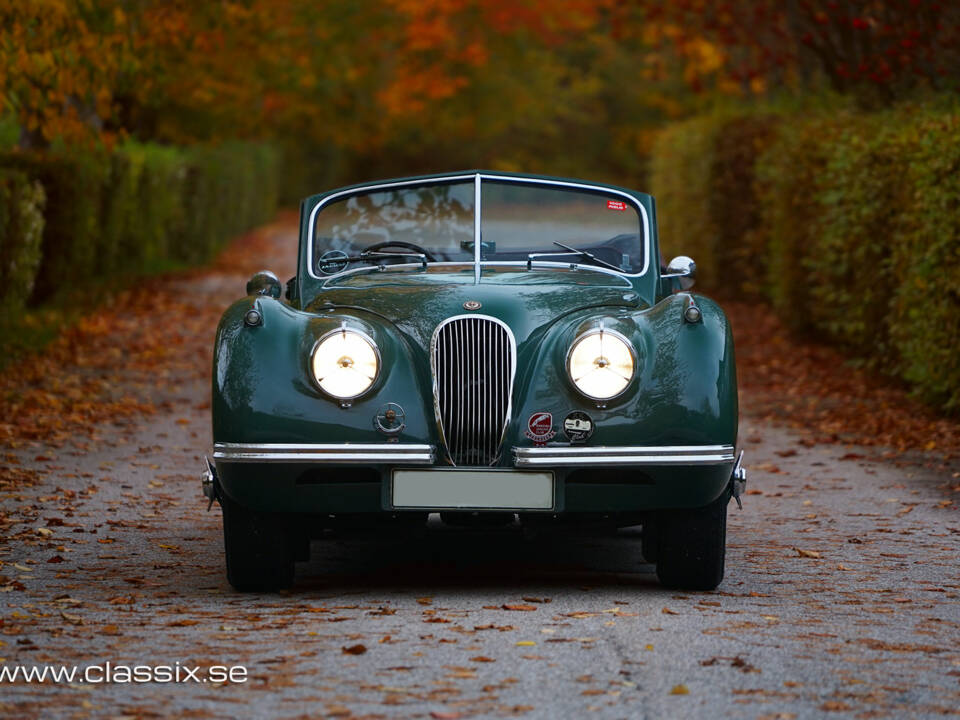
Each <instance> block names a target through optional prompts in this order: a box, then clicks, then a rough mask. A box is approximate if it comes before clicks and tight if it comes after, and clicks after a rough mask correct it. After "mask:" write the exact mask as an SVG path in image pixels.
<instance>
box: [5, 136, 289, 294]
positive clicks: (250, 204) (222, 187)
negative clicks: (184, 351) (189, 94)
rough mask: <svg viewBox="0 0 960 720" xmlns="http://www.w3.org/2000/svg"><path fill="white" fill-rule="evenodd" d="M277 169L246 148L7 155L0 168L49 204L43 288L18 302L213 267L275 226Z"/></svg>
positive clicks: (271, 155)
mask: <svg viewBox="0 0 960 720" xmlns="http://www.w3.org/2000/svg"><path fill="white" fill-rule="evenodd" d="M278 165H279V162H278V155H277V153H276V151H275V150H274V149H273V148H272V147H270V146H267V145H261V144H255V143H240V142H235V143H226V144H223V145H219V146H216V147H192V148H171V147H161V146H156V145H141V144H136V143H128V144H125V145H123V146H121V147H119V148H117V149H116V150H115V151H113V152H103V151H101V152H97V151H66V150H51V151H47V152H44V153H20V152H8V153H5V154H3V155H0V168H8V169H12V170H14V171H15V172H16V173H18V174H19V175H22V176H25V177H27V178H30V179H31V180H33V181H36V182H38V183H39V184H40V185H41V186H42V189H43V191H44V192H45V195H46V198H47V203H46V209H45V211H44V220H45V224H44V227H43V240H42V245H41V248H40V258H39V265H38V267H37V269H36V281H35V283H31V284H32V286H33V290H32V294H30V295H29V297H27V296H26V295H25V293H30V289H29V288H26V289H23V290H20V291H18V292H20V298H19V302H21V303H22V302H24V301H25V300H27V299H29V300H30V301H32V302H42V301H44V300H46V299H48V298H50V297H51V296H53V295H55V294H56V293H57V292H58V291H59V290H61V289H63V288H64V287H71V288H73V287H76V286H77V285H80V284H83V283H84V282H85V281H88V280H95V279H103V278H106V279H109V278H112V277H116V276H118V275H121V274H136V273H141V272H146V271H150V270H156V269H162V268H164V267H170V266H174V265H182V264H193V263H199V262H203V261H205V260H207V259H208V258H210V257H211V256H212V255H213V253H215V252H216V251H217V250H218V249H219V248H220V247H221V246H222V244H223V243H224V242H225V241H226V240H227V239H229V238H230V237H232V236H234V235H236V234H238V233H240V232H243V231H245V230H247V229H249V228H251V227H253V226H254V225H257V224H259V223H263V222H265V221H267V220H269V219H270V217H272V215H273V213H274V211H275V209H276V204H277V188H278V182H279V168H278ZM2 201H3V200H0V202H2ZM4 252H6V251H4Z"/></svg>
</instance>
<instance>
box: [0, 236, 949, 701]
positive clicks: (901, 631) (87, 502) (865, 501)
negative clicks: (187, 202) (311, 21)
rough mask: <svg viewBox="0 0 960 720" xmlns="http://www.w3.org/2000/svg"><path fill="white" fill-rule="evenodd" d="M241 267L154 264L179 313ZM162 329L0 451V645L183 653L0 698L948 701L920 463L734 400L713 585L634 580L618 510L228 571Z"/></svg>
mask: <svg viewBox="0 0 960 720" xmlns="http://www.w3.org/2000/svg"><path fill="white" fill-rule="evenodd" d="M268 245H269V248H268V249H269V251H270V252H269V254H271V255H272V257H273V260H270V259H267V260H266V261H265V262H264V263H263V264H264V265H266V266H268V267H269V266H271V265H272V266H273V268H274V269H277V270H278V271H279V270H287V271H289V270H290V264H291V263H292V262H293V253H294V251H293V247H294V245H295V238H294V237H293V234H292V230H290V229H289V227H288V226H286V225H285V226H282V227H280V228H278V229H275V230H274V231H273V233H272V234H271V236H270V243H269V244H268ZM283 277H286V275H283ZM244 281H245V277H242V276H240V275H237V274H234V273H231V272H229V271H227V270H224V269H223V268H222V267H221V268H220V269H219V270H215V271H212V272H209V273H207V274H202V275H197V274H195V275H191V276H189V277H183V278H179V279H175V280H171V281H169V282H170V287H171V288H172V291H173V292H175V293H176V294H177V295H178V297H181V298H182V302H183V311H184V312H189V309H190V308H191V307H196V308H204V307H206V308H210V307H212V308H214V311H213V312H212V314H211V313H210V312H209V311H208V312H207V315H206V316H205V317H216V315H217V313H218V312H219V310H220V309H222V308H223V307H225V306H226V304H227V303H228V302H230V301H231V300H233V299H235V298H237V297H239V296H240V295H241V294H242V289H243V283H244ZM198 312H199V311H198ZM165 321H166V322H176V318H166V319H165ZM144 331H145V330H144V328H143V327H136V328H128V329H127V330H123V331H119V332H118V334H117V336H116V337H115V338H112V339H111V342H112V343H113V344H115V345H116V346H117V347H119V348H120V352H121V354H123V348H124V346H125V343H126V342H127V341H128V338H127V337H126V336H125V335H124V333H128V334H135V333H137V332H141V333H142V332H144ZM182 332H183V334H184V341H183V343H182V352H180V351H178V350H177V349H176V348H174V350H172V351H171V354H170V356H169V358H168V359H166V360H164V361H163V363H161V366H160V367H161V368H162V371H161V372H159V373H158V374H157V377H156V379H155V382H152V383H151V382H147V384H150V385H151V387H150V388H149V392H150V393H151V396H152V400H153V402H154V404H155V407H156V408H158V409H157V411H156V412H154V413H153V414H152V415H147V416H138V415H136V414H131V415H127V416H125V417H123V418H118V419H114V420H112V421H104V422H103V423H102V424H101V425H99V426H96V427H93V428H90V433H89V435H88V436H87V437H85V438H83V439H82V440H80V439H78V440H77V441H76V442H66V443H64V442H62V441H58V442H56V443H50V444H48V443H46V442H45V441H44V439H42V438H40V439H37V440H34V441H32V442H29V443H18V444H17V446H16V447H12V448H5V449H4V450H3V455H2V458H5V459H4V460H3V461H4V462H5V463H6V464H7V466H8V468H12V467H15V468H17V469H22V470H24V471H29V470H35V471H36V474H35V478H36V481H35V482H34V484H32V485H30V484H26V485H24V486H22V487H16V486H13V485H8V486H6V487H5V488H4V490H3V493H2V495H0V512H2V515H0V518H2V520H3V538H2V543H0V562H2V566H0V591H2V592H0V657H2V658H3V662H2V663H0V669H2V668H5V669H6V672H7V673H10V672H12V671H13V670H14V669H15V668H32V667H42V666H45V665H50V666H60V665H66V666H67V667H68V668H69V667H71V666H74V665H76V666H78V667H80V668H84V667H87V666H94V665H95V666H98V667H99V668H101V670H98V671H97V672H95V673H93V675H92V676H91V677H90V678H88V679H92V680H97V679H98V678H101V677H103V676H104V674H105V669H106V663H108V662H109V663H110V664H111V666H112V667H113V668H115V669H116V668H117V667H119V666H123V667H132V666H136V665H145V666H150V667H154V668H155V667H156V666H161V665H167V666H171V667H173V668H174V669H176V667H177V665H178V664H179V666H180V668H181V669H183V668H187V669H189V671H187V670H184V671H183V672H182V673H181V674H185V675H187V677H186V678H185V681H184V682H180V683H173V682H149V683H127V682H111V683H106V682H90V681H82V678H81V677H80V676H77V677H75V678H74V681H73V682H72V683H71V682H59V683H55V682H51V681H49V679H48V681H47V682H45V683H37V682H33V683H27V682H25V681H24V680H23V678H22V677H20V676H18V679H17V680H16V681H14V682H10V681H9V679H6V680H5V679H4V678H2V677H0V715H3V716H4V717H71V718H74V717H75V718H83V717H98V718H99V717H170V716H180V717H197V718H203V717H227V718H234V717H283V718H296V717H338V718H351V717H367V718H374V717H377V718H458V717H461V718H468V717H512V716H516V717H525V718H583V717H598V718H601V717H602V718H680V717H693V718H696V717H704V718H708V717H709V718H719V717H747V718H783V719H787V718H809V717H838V718H845V717H850V718H874V717H889V718H902V717H941V716H956V715H960V560H958V558H960V521H958V515H957V510H956V505H955V504H954V503H953V502H952V500H953V499H955V496H953V497H951V496H950V485H951V483H953V484H955V483H956V480H953V479H951V478H950V477H945V476H944V474H943V472H942V471H940V472H938V471H934V470H927V469H923V465H922V463H917V464H915V465H903V466H897V465H894V464H891V463H889V462H886V461H884V460H883V459H882V458H881V457H880V455H881V451H882V449H862V448H851V447H849V446H842V445H836V444H826V445H822V444H816V443H815V442H813V441H811V439H810V438H809V437H806V436H804V435H802V434H798V433H797V432H796V431H792V430H786V429H784V428H781V427H773V426H766V425H763V424H762V423H761V422H760V421H758V420H756V419H752V418H751V416H750V415H749V409H747V411H748V412H747V413H746V415H745V417H744V418H743V420H742V424H741V445H742V446H743V448H744V449H745V450H746V452H747V465H748V468H749V471H750V477H749V483H748V489H749V494H748V495H747V496H746V497H745V498H744V509H743V511H742V512H741V511H737V509H736V507H735V505H731V507H730V515H729V530H728V543H729V545H728V552H727V575H726V579H725V580H724V582H723V584H722V585H721V586H720V588H719V589H718V590H717V591H715V592H710V593H677V592H672V591H667V590H664V589H661V588H660V587H659V586H658V584H657V581H656V577H655V576H654V574H653V568H652V567H651V566H650V565H647V564H644V561H643V559H642V557H641V555H640V543H639V535H638V533H636V532H634V531H630V530H625V531H621V532H620V533H619V534H617V535H616V536H608V537H581V536H562V535H550V536H539V537H525V536H524V535H523V534H522V533H521V532H519V531H518V530H516V529H512V528H506V529H502V530H498V531H486V532H476V531H463V530H459V531H458V530H453V529H447V528H445V527H443V526H441V525H439V524H437V523H433V524H432V525H431V526H430V527H429V528H428V530H427V532H426V533H425V534H423V535H419V536H407V535H397V536H390V537H331V538H329V539H324V540H321V541H315V542H314V544H313V547H312V557H311V560H310V562H309V563H304V564H299V565H298V566H297V582H296V586H295V587H294V588H293V589H292V590H291V591H289V592H284V593H272V594H259V595H258V594H250V595H241V594H237V593H235V592H233V591H232V590H231V588H230V587H229V585H228V584H227V582H226V579H225V575H224V567H223V550H222V538H221V517H220V511H219V508H218V506H216V505H215V506H214V507H213V509H212V510H211V511H210V512H207V510H206V502H205V501H204V499H203V498H202V497H201V495H200V483H199V474H200V471H201V469H202V458H203V455H204V454H205V453H208V452H209V449H210V445H211V440H210V431H209V407H208V400H209V385H208V375H209V366H208V365H207V364H206V363H208V362H209V346H210V345H211V344H212V334H213V327H212V325H210V324H209V323H207V324H203V323H188V322H184V323H183V330H182ZM198 334H199V336H198ZM187 336H190V337H187ZM194 336H198V337H194ZM191 338H192V339H191ZM174 345H176V343H174ZM201 346H202V347H205V348H206V350H205V351H201V350H198V349H197V348H198V347H201ZM204 352H206V353H207V354H206V355H204ZM130 382H131V383H139V386H140V387H139V389H140V390H143V387H142V386H143V384H144V380H143V377H142V376H138V377H137V378H134V379H131V380H130ZM2 458H0V459H2ZM213 666H225V667H228V668H233V672H234V675H233V680H234V681H233V682H230V681H229V679H228V681H227V682H221V681H220V680H221V679H222V678H220V677H218V676H215V677H211V676H210V673H211V670H210V668H211V667H213ZM194 669H196V670H195V672H196V679H194V677H193V676H192V675H191V673H192V672H193V671H194ZM18 672H19V671H18ZM125 677H126V676H125V675H124V674H123V671H120V675H119V678H120V680H123V679H125ZM114 679H115V680H116V679H117V678H116V677H115V678H114Z"/></svg>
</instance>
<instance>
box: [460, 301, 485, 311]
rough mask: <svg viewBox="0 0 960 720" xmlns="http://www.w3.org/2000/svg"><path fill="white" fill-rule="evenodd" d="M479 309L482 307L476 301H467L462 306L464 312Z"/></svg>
mask: <svg viewBox="0 0 960 720" xmlns="http://www.w3.org/2000/svg"><path fill="white" fill-rule="evenodd" d="M481 307H483V306H482V305H481V304H480V303H479V302H478V301H476V300H467V301H466V302H465V303H464V304H463V309H464V310H479V309H480V308H481Z"/></svg>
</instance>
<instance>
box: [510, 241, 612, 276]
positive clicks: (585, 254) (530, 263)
mask: <svg viewBox="0 0 960 720" xmlns="http://www.w3.org/2000/svg"><path fill="white" fill-rule="evenodd" d="M553 244H554V245H556V246H557V247H562V248H563V249H564V250H566V251H567V252H542V253H529V254H528V255H527V270H529V269H530V268H531V267H532V266H533V259H534V258H535V257H556V256H557V255H577V256H579V257H585V258H588V259H590V260H593V262H595V263H597V265H602V266H603V267H608V268H610V269H611V270H616V271H617V272H618V273H622V272H623V268H618V267H617V266H616V265H613V264H612V263H608V262H607V261H606V260H601V259H600V258H598V257H597V256H596V255H594V254H593V253H591V252H587V251H586V250H578V249H577V248H575V247H570V246H569V245H564V244H563V243H561V242H557V241H556V240H554V241H553Z"/></svg>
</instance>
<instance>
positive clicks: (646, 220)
mask: <svg viewBox="0 0 960 720" xmlns="http://www.w3.org/2000/svg"><path fill="white" fill-rule="evenodd" d="M467 180H472V181H473V182H474V183H476V184H477V185H478V186H479V185H480V184H481V183H482V181H483V180H494V181H497V182H508V183H510V182H512V183H519V184H523V183H526V184H528V185H556V186H559V187H570V188H577V189H580V190H589V191H592V192H597V193H609V194H611V195H617V196H619V197H622V198H626V200H627V201H628V202H629V203H630V204H631V205H632V206H633V207H635V208H636V209H637V211H638V212H639V213H640V217H641V218H642V220H643V267H642V268H641V269H640V271H639V272H636V273H616V272H614V271H612V270H609V269H607V268H604V270H606V272H608V273H610V274H612V275H619V276H620V277H640V276H641V275H644V274H646V272H647V270H648V269H649V268H650V217H649V215H647V209H646V208H645V207H644V206H643V203H641V202H640V201H638V200H637V199H636V198H635V197H633V196H632V195H630V194H629V193H626V192H624V191H622V190H615V189H612V188H607V187H601V186H598V185H589V184H586V183H576V182H568V181H564V180H539V179H537V178H521V177H510V176H502V175H488V174H484V173H473V174H471V175H453V176H450V177H437V178H420V179H418V180H401V181H399V182H391V183H376V184H373V185H365V186H362V187H355V188H351V189H349V190H341V191H340V192H336V193H333V194H331V195H328V196H326V197H325V198H323V199H322V200H321V201H320V202H318V203H317V204H316V205H315V206H314V208H313V210H311V211H310V219H309V221H308V222H309V224H308V225H307V255H306V260H307V274H308V275H309V276H310V277H312V278H313V279H315V280H325V279H333V278H335V277H338V276H339V273H336V274H334V275H328V276H327V277H326V278H323V277H320V276H319V275H317V274H316V273H315V272H314V269H313V236H314V229H315V224H316V217H317V213H318V212H319V211H320V209H321V208H323V207H324V206H325V205H327V204H329V203H331V202H333V201H334V200H336V199H337V198H341V197H343V196H345V195H357V194H359V193H365V192H371V191H375V190H383V189H385V188H393V187H404V186H407V185H426V184H429V183H431V182H435V183H456V182H462V181H467ZM475 192H477V193H479V191H475ZM480 220H481V218H480V212H479V199H477V201H476V203H475V207H474V238H473V243H474V248H475V249H474V264H475V265H478V264H479V263H480V258H479V255H478V253H479V247H480ZM517 264H518V265H526V261H523V262H518V263H517ZM544 264H546V263H544ZM403 266H404V265H402V264H398V265H391V266H390V267H396V268H399V267H403ZM411 266H415V267H419V266H420V263H411ZM557 266H559V267H569V266H570V263H557ZM588 267H591V269H592V268H595V267H599V266H588Z"/></svg>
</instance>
